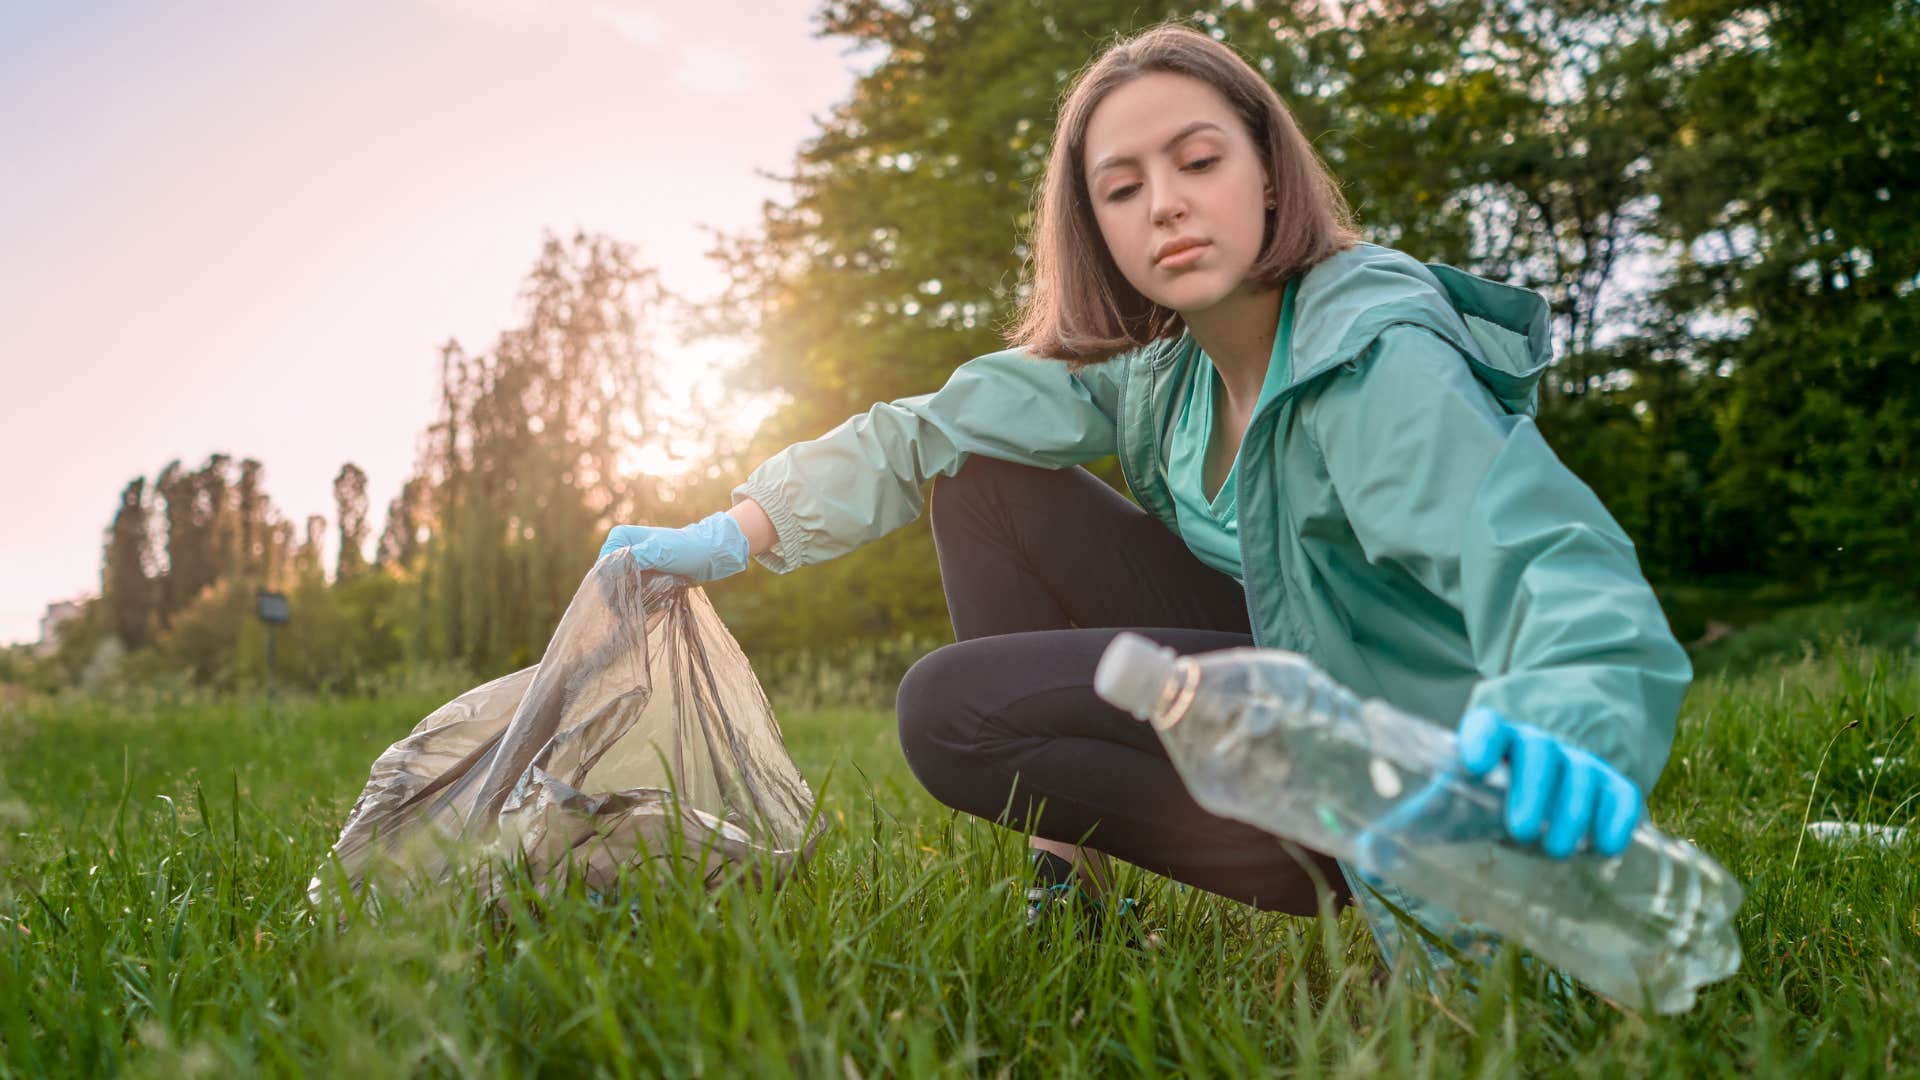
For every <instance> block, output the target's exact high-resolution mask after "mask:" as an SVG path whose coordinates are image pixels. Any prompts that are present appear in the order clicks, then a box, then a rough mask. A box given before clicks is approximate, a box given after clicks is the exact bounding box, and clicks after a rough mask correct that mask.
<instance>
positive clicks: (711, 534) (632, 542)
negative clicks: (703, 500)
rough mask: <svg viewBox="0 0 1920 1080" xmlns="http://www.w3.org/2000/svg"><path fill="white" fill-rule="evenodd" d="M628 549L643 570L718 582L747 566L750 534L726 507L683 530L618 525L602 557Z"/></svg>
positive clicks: (608, 533) (610, 531)
mask: <svg viewBox="0 0 1920 1080" xmlns="http://www.w3.org/2000/svg"><path fill="white" fill-rule="evenodd" d="M622 548H626V549H629V550H630V551H631V552H632V553H633V561H634V562H637V563H639V564H640V568H641V569H642V570H664V571H666V572H667V573H669V574H678V575H680V576H681V577H684V578H691V579H692V580H693V581H694V582H695V583H696V584H697V583H699V582H703V581H718V580H719V579H721V578H723V577H729V576H731V575H733V574H737V573H739V572H740V571H742V570H745V569H746V568H747V534H746V533H744V532H742V531H741V529H740V523H739V522H737V521H735V520H733V517H732V515H730V514H728V513H727V512H726V511H724V510H716V511H714V512H713V513H711V514H708V515H707V516H706V517H704V518H702V519H700V520H699V521H696V522H694V523H693V524H691V525H688V526H686V527H685V528H681V529H662V528H655V527H654V526H651V525H615V526H614V527H613V528H612V529H611V530H609V531H608V532H607V541H606V543H604V544H601V545H600V557H601V558H605V557H606V556H607V554H608V553H609V552H613V551H619V550H620V549H622Z"/></svg>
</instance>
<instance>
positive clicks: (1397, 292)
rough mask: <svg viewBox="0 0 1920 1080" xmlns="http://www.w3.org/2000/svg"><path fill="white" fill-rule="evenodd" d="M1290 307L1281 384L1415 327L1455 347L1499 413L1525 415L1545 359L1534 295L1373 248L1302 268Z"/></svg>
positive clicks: (1539, 305)
mask: <svg viewBox="0 0 1920 1080" xmlns="http://www.w3.org/2000/svg"><path fill="white" fill-rule="evenodd" d="M1294 304H1295V308H1294V311H1295V314H1294V326H1293V348H1292V350H1291V361H1292V362H1293V363H1294V364H1295V365H1296V366H1295V369H1294V370H1293V371H1291V372H1290V373H1289V378H1288V385H1289V386H1298V385H1300V384H1301V383H1304V382H1306V381H1308V380H1310V379H1312V378H1314V377H1316V376H1318V375H1320V374H1322V373H1324V372H1326V371H1327V370H1329V369H1331V368H1334V367H1337V366H1339V365H1342V364H1350V363H1353V362H1355V361H1357V360H1359V359H1360V357H1361V356H1362V355H1363V354H1364V353H1365V352H1366V351H1367V349H1368V348H1369V347H1371V346H1372V344H1373V341H1374V339H1375V338H1377V337H1379V336H1380V333H1381V332H1382V331H1384V330H1386V329H1387V328H1388V327H1390V326H1404V325H1414V326H1419V327H1423V328H1425V329H1427V330H1430V331H1432V332H1433V333H1435V334H1438V335H1439V336H1440V337H1441V338H1442V339H1444V340H1446V341H1447V342H1448V343H1449V344H1451V345H1453V346H1454V347H1455V348H1456V349H1458V350H1460V352H1461V354H1462V355H1464V356H1465V357H1466V358H1467V360H1468V361H1469V363H1470V365H1471V366H1472V368H1473V373H1474V375H1475V376H1476V377H1477V378H1478V379H1479V380H1480V381H1481V382H1482V383H1483V384H1485V385H1486V387H1487V388H1488V389H1489V390H1491V391H1492V392H1493V394H1494V396H1495V397H1497V398H1499V399H1500V402H1501V404H1502V405H1504V406H1505V407H1506V408H1507V409H1508V410H1510V411H1512V412H1516V413H1531V412H1532V411H1533V407H1534V402H1535V395H1536V387H1537V386H1538V384H1539V382H1540V377H1541V376H1542V375H1543V374H1544V373H1545V372H1546V369H1547V365H1548V363H1550V362H1551V361H1552V359H1553V347H1552V344H1551V342H1550V340H1549V337H1548V323H1547V317H1548V308H1547V302H1546V300H1545V299H1544V298H1543V297H1541V296H1540V294H1539V293H1536V292H1533V291H1531V290H1528V289H1521V288H1516V287H1514V286H1512V285H1503V284H1500V283H1499V282H1495V281H1489V280H1487V279H1486V278H1482V277H1476V276H1475V275H1473V274H1468V273H1464V272H1462V271H1459V270H1455V269H1454V268H1452V267H1450V266H1441V265H1437V264H1432V265H1430V264H1424V263H1421V262H1420V261H1418V260H1417V259H1414V258H1413V257H1411V256H1409V255H1406V254H1403V253H1401V252H1398V251H1395V250H1393V249H1392V248H1385V247H1380V246H1378V245H1375V244H1357V245H1355V246H1354V247H1352V248H1350V249H1348V250H1346V251H1343V252H1341V253H1340V254H1338V255H1335V256H1333V257H1332V258H1330V259H1327V260H1325V261H1324V262H1321V263H1320V264H1319V265H1317V266H1315V267H1314V268H1313V269H1311V270H1309V271H1307V274H1306V276H1305V277H1304V278H1302V279H1301V281H1300V292H1299V295H1298V296H1297V297H1296V298H1295V301H1294Z"/></svg>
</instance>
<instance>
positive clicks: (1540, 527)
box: [1303, 326, 1693, 791]
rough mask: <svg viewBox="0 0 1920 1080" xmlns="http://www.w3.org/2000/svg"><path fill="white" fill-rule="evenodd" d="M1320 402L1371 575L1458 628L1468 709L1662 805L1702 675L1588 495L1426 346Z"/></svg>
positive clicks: (1321, 444) (1367, 368) (1319, 424)
mask: <svg viewBox="0 0 1920 1080" xmlns="http://www.w3.org/2000/svg"><path fill="white" fill-rule="evenodd" d="M1322 385H1323V389H1322V390H1321V392H1320V393H1318V394H1317V395H1312V396H1311V397H1310V398H1309V399H1304V400H1303V410H1306V411H1308V413H1309V415H1308V418H1307V424H1306V430H1307V432H1308V434H1309V436H1310V437H1311V438H1313V439H1314V440H1315V442H1316V444H1317V446H1318V448H1319V450H1320V453H1321V454H1322V456H1323V458H1324V461H1325V465H1326V469H1327V472H1328V475H1329V476H1330V478H1331V480H1332V482H1333V486H1334V491H1335V494H1336V496H1337V497H1338V499H1339V500H1340V503H1341V505H1342V507H1343V509H1344V511H1345V513H1346V516H1347V519H1348V522H1349V523H1350V525H1351V527H1352V529H1353V532H1354V535H1355V537H1356V538H1357V539H1358V541H1359V543H1360V545H1361V548H1362V549H1363V551H1364V552H1365V555H1366V558H1367V560H1368V561H1369V562H1370V563H1373V564H1375V565H1390V566H1395V567H1398V568H1399V569H1401V570H1403V571H1405V572H1406V573H1408V574H1410V575H1412V576H1413V577H1414V578H1416V579H1417V580H1419V581H1420V583H1421V584H1422V585H1424V586H1425V587H1426V588H1427V589H1428V590H1430V591H1431V592H1433V593H1434V594H1435V595H1437V596H1439V597H1441V598H1442V599H1444V600H1446V601H1448V602H1450V603H1451V604H1452V605H1453V606H1454V607H1455V608H1456V609H1457V610H1459V611H1460V612H1461V614H1462V616H1463V618H1464V619H1465V622H1466V632H1467V637H1468V640H1469V641H1470V642H1471V644H1472V648H1473V656H1474V662H1475V664H1476V666H1477V667H1478V668H1479V671H1480V675H1481V680H1480V682H1479V683H1478V684H1477V685H1476V686H1475V687H1474V689H1473V692H1472V694H1471V696H1470V697H1469V699H1468V706H1469V707H1472V706H1476V705H1486V706H1490V707H1492V708H1493V709H1495V710H1497V711H1498V712H1499V713H1501V715H1503V716H1505V717H1507V718H1508V719H1511V720H1514V721H1518V722H1522V723H1528V724H1532V725H1534V726H1536V727H1539V728H1541V729H1543V730H1546V731H1549V732H1552V733H1553V734H1555V735H1557V736H1559V737H1561V738H1563V739H1566V740H1567V741H1569V742H1571V743H1573V744H1574V745H1577V746H1580V747H1583V748H1584V749H1586V750H1589V751H1591V752H1593V753H1594V754H1597V755H1599V756H1600V757H1601V758H1602V759H1603V760H1605V761H1607V762H1608V763H1610V764H1611V765H1613V766H1614V767H1615V768H1617V769H1619V770H1620V771H1621V772H1623V773H1625V774H1626V775H1627V776H1629V777H1631V778H1632V779H1633V780H1634V781H1635V782H1636V783H1638V784H1639V785H1640V786H1641V789H1642V790H1643V791H1651V790H1652V788H1653V784H1654V781H1655V780H1657V779H1658V778H1659V775H1660V770H1661V768H1662V767H1663V766H1664V765H1665V764H1666V760H1667V754H1668V752H1669V751H1670V750H1671V749H1672V746H1673V729H1674V720H1675V718H1676V716H1677V715H1678V713H1679V711H1680V700H1681V698H1682V697H1683V696H1684V695H1685V694H1686V689H1687V685H1688V683H1689V682H1690V681H1691V680H1692V678H1693V669H1692V665H1691V664H1690V663H1689V661H1688V659H1687V655H1686V652H1685V651H1684V650H1683V649H1681V647H1680V645H1679V643H1678V642H1677V641H1676V640H1675V639H1674V636H1673V632H1672V630H1671V629H1669V628H1668V626H1667V620H1666V616H1665V615H1664V614H1663V613H1662V612H1661V610H1660V605H1659V602H1658V601H1657V600H1656V599H1655V597H1654V594H1653V589H1652V588H1651V587H1650V586H1649V585H1648V584H1647V581H1646V579H1645V577H1644V576H1643V575H1642V574H1641V571H1640V564H1639V561H1638V559H1637V558H1636V557H1635V554H1634V548H1633V543H1632V541H1630V540H1629V539H1628V538H1627V536H1626V534H1625V533H1624V532H1623V531H1622V530H1621V529H1620V526H1619V525H1618V524H1616V523H1615V522H1614V520H1613V518H1612V516H1611V515H1609V514H1608V513H1607V511H1606V508H1605V507H1603V506H1602V505H1601V504H1600V500H1599V499H1598V498H1597V497H1596V496H1595V495H1594V493H1593V491H1592V490H1591V489H1590V488H1588V487H1587V486H1586V484H1584V483H1582V482H1581V481H1580V479H1579V478H1578V477H1576V476H1574V475H1573V473H1572V472H1571V471H1570V470H1568V469H1567V467H1566V466H1565V465H1563V464H1561V462H1560V460H1559V458H1557V457H1555V456H1554V453H1553V451H1552V450H1551V449H1549V448H1548V446H1547V443H1546V441H1545V440H1544V439H1543V438H1542V437H1541V435H1540V432H1539V429H1538V428H1536V427H1535V426H1534V423H1533V421H1532V420H1531V419H1529V418H1528V417H1525V416H1519V415H1514V414H1510V413H1508V412H1507V411H1506V410H1504V409H1503V408H1501V407H1500V406H1499V405H1498V404H1497V402H1496V401H1495V399H1494V398H1493V396H1492V394H1491V393H1490V392H1489V391H1488V390H1487V389H1486V388H1485V387H1484V386H1483V385H1481V383H1480V382H1479V381H1478V380H1477V379H1475V378H1474V376H1473V374H1472V371H1471V369H1470V368H1469V366H1468V362H1467V360H1466V359H1465V357H1463V355H1462V354H1461V353H1459V352H1458V351H1456V350H1455V349H1454V347H1453V346H1452V345H1449V344H1448V343H1446V342H1445V341H1444V340H1442V339H1441V338H1440V337H1438V336H1437V335H1435V334H1432V333H1430V332H1428V331H1426V330H1422V329H1419V328H1415V327H1405V326H1403V327H1394V328H1390V329H1388V330H1387V331H1386V332H1384V333H1383V334H1382V335H1381V336H1380V337H1379V338H1378V339H1377V340H1376V341H1375V343H1374V345H1373V347H1372V348H1371V350H1370V351H1369V352H1368V353H1367V354H1366V355H1365V356H1364V357H1363V358H1362V359H1361V360H1360V361H1359V363H1358V370H1357V371H1353V372H1350V373H1343V374H1342V375H1339V376H1336V377H1333V378H1331V379H1329V380H1328V381H1327V382H1325V383H1324V384H1322ZM1309 402H1310V404H1309Z"/></svg>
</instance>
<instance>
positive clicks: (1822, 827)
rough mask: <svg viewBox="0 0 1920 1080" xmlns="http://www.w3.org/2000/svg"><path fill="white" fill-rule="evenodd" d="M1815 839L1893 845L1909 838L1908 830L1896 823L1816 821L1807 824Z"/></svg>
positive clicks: (1840, 842) (1838, 842)
mask: <svg viewBox="0 0 1920 1080" xmlns="http://www.w3.org/2000/svg"><path fill="white" fill-rule="evenodd" d="M1807 832H1808V833H1809V834H1811V835H1812V836H1813V838H1814V839H1815V840H1819V841H1821V842H1822V843H1827V844H1859V843H1867V844H1873V845H1876V846H1879V847H1892V846H1894V845H1895V844H1898V843H1900V842H1901V841H1902V840H1905V839H1906V838H1907V830H1905V829H1903V828H1900V827H1899V826H1895V825H1863V824H1861V823H1859V822H1856V821H1816V822H1813V823H1812V824H1810V825H1808V826H1807Z"/></svg>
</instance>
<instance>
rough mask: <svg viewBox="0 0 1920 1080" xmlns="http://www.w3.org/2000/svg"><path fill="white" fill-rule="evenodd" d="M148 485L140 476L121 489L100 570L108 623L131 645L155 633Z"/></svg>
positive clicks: (128, 645) (146, 640) (130, 647)
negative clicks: (118, 506) (147, 497)
mask: <svg viewBox="0 0 1920 1080" xmlns="http://www.w3.org/2000/svg"><path fill="white" fill-rule="evenodd" d="M146 487H147V481H146V478H145V477H143V476H136V477H134V478H133V479H132V480H131V481H129V482H128V483H127V486H126V487H125V488H124V489H123V490H122V491H121V493H120V509H119V510H117V511H116V512H115V513H114V515H113V524H112V526H111V527H109V528H108V530H107V543H106V551H105V553H104V557H103V559H102V563H101V571H100V599H101V603H102V604H103V605H105V608H106V620H107V624H108V628H109V630H110V631H111V632H112V633H113V635H114V636H115V637H117V638H119V639H120V643H121V644H122V645H125V646H126V647H127V648H128V649H138V648H140V647H142V646H144V645H146V644H147V642H148V641H149V640H151V638H152V635H153V626H154V615H155V612H154V582H153V578H152V574H151V571H150V564H151V562H152V547H153V543H152V536H151V532H150V530H151V521H150V508H149V507H148V505H147V500H146Z"/></svg>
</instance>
